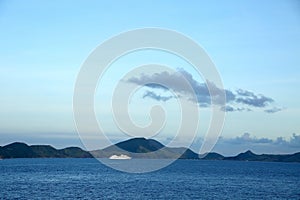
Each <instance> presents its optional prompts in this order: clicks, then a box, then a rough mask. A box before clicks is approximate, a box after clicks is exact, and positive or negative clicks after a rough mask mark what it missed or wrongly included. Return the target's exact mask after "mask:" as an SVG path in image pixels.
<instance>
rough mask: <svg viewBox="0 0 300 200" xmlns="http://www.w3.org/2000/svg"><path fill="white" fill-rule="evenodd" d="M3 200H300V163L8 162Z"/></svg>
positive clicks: (1, 172)
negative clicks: (154, 166)
mask: <svg viewBox="0 0 300 200" xmlns="http://www.w3.org/2000/svg"><path fill="white" fill-rule="evenodd" d="M111 162H115V163H114V164H115V165H118V164H122V162H132V164H135V162H136V161H135V159H132V160H112V161H111ZM145 162H147V160H145ZM155 162H160V161H159V160H156V161H155ZM0 199H300V163H275V162H240V161H203V160H201V161H200V160H178V161H176V162H174V163H173V164H171V165H169V166H168V167H166V168H163V169H160V170H158V171H155V172H150V173H142V174H130V173H124V172H120V171H116V170H114V169H111V168H109V167H107V166H105V165H103V164H101V163H100V162H99V161H98V160H96V159H65V158H60V159H59V158H58V159H56V158H51V159H48V158H45V159H37V158H36V159H7V160H0Z"/></svg>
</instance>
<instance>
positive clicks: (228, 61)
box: [0, 0, 300, 154]
mask: <svg viewBox="0 0 300 200" xmlns="http://www.w3.org/2000/svg"><path fill="white" fill-rule="evenodd" d="M0 26H1V31H0V83H1V84H0V91H1V98H0V108H1V112H0V137H1V141H0V145H4V144H7V143H9V142H12V141H25V142H28V143H49V144H52V145H54V146H57V147H63V146H66V145H81V144H80V140H79V138H78V135H77V133H76V129H75V125H74V120H73V114H72V96H73V89H74V84H75V81H76V76H77V74H78V72H79V70H80V67H81V65H82V63H83V62H84V60H85V59H86V58H87V56H88V55H89V54H90V52H91V51H92V50H93V49H94V48H96V47H97V45H99V44H101V42H103V41H105V40H107V39H108V38H110V37H112V36H114V35H116V34H118V33H120V32H124V31H127V30H131V29H136V28H144V27H160V28H167V29H172V30H176V31H178V32H181V33H183V34H185V35H187V36H189V37H190V38H192V39H193V40H195V41H196V42H197V43H199V44H200V45H201V46H202V47H203V48H204V49H205V50H206V52H207V53H208V55H209V56H210V57H211V59H212V60H213V62H214V63H215V65H216V67H217V69H218V70H219V73H220V75H221V77H222V79H223V83H224V86H225V88H226V89H228V90H230V91H236V90H238V89H243V90H247V91H252V92H254V93H255V94H262V95H264V96H266V97H270V98H272V99H273V100H274V103H273V104H272V106H271V107H278V108H280V109H281V111H279V112H276V113H272V114H269V113H266V112H264V111H263V109H254V110H253V111H251V112H246V111H244V112H238V111H237V112H228V113H227V116H226V122H225V125H224V130H223V132H222V138H225V139H226V138H227V139H228V140H230V141H232V140H233V139H238V141H240V142H242V140H240V139H239V138H240V137H242V136H244V134H245V133H250V139H249V141H255V142H257V141H259V140H258V139H259V138H268V139H271V140H272V141H273V143H272V145H273V146H272V151H274V152H292V151H293V152H295V151H299V150H300V145H298V146H297V145H296V147H295V145H294V146H293V147H288V145H285V146H284V145H282V146H280V145H279V146H278V145H277V146H276V145H274V144H275V142H274V141H276V140H277V138H278V137H283V138H285V140H287V141H290V140H289V139H290V138H291V137H292V139H293V135H292V134H293V133H295V134H296V136H298V135H299V134H300V126H299V114H300V106H299V100H300V94H299V92H298V91H299V88H300V80H299V77H300V67H299V66H300V56H299V55H300V45H299V44H300V4H299V2H298V1H296V0H294V1H292V0H287V1H263V2H261V1H248V2H237V1H226V2H221V1H190V2H188V3H187V2H184V1H158V0H157V1H144V2H141V1H124V2H123V1H88V2H87V1H77V2H74V1H3V0H2V1H0ZM145 62H163V63H165V64H169V65H172V66H173V67H174V68H184V70H186V71H188V72H189V73H190V74H191V75H193V77H194V78H195V80H197V81H198V82H199V83H201V82H203V80H201V78H200V77H199V76H197V74H196V73H195V72H194V71H193V70H192V69H191V67H190V66H188V65H187V64H185V63H184V62H183V61H180V59H179V58H175V57H174V56H173V57H172V56H171V55H166V54H163V53H159V52H158V53H157V52H156V53H155V52H143V53H136V54H135V55H131V56H130V55H129V57H128V58H127V59H126V58H124V59H120V60H119V61H118V62H116V63H115V64H114V65H113V66H112V67H111V69H110V70H109V71H108V72H107V75H106V76H104V77H103V80H102V82H103V83H104V84H103V85H101V87H99V88H100V89H99V91H98V93H97V94H96V97H95V99H96V100H97V101H96V102H99V104H100V103H102V102H104V103H108V102H109V97H110V94H111V92H110V91H111V89H112V88H113V86H114V85H115V84H116V82H117V81H118V80H119V79H120V78H121V76H122V74H124V73H125V72H126V71H127V70H129V69H130V68H131V67H133V66H134V65H135V64H142V63H145ZM120 66H122V69H121V67H120ZM102 86H103V87H102ZM163 95H167V94H163ZM103 96H105V98H100V97H103ZM137 100H140V101H139V103H140V104H138V101H137ZM135 101H137V105H139V106H140V107H141V106H142V105H144V104H145V102H147V103H149V104H151V103H156V102H154V100H153V99H142V98H140V99H139V98H138V95H137V97H136V99H135ZM160 103H162V104H163V105H164V106H166V105H167V106H169V107H170V109H172V105H173V104H172V103H170V102H169V103H167V102H165V103H164V102H160ZM99 104H97V105H95V107H96V109H97V110H98V112H97V114H98V119H99V120H101V119H102V120H104V119H107V116H109V115H110V113H109V110H101V108H100V107H101V106H100V105H99ZM145 109H146V108H145ZM203 112H204V117H203V119H202V118H201V119H202V120H203V122H208V120H209V118H208V117H206V115H207V116H208V115H209V114H207V113H206V111H203ZM134 113H135V115H136V118H137V119H140V117H141V116H143V113H144V112H143V113H139V112H138V110H137V111H134ZM145 121H147V119H146V120H145ZM141 123H144V122H141ZM169 126H170V129H168V128H166V130H165V134H166V136H164V137H170V136H171V134H170V132H172V127H173V125H172V123H170V125H169ZM204 126H205V125H204ZM105 129H106V130H107V132H108V134H112V135H119V133H117V129H116V128H115V127H114V126H113V124H112V121H111V120H108V121H107V122H106V128H105ZM200 129H201V128H200ZM203 129H205V127H204V128H203ZM200 132H201V131H200ZM201 134H202V133H199V135H200V136H199V137H201ZM116 137H117V136H116ZM253 138H256V139H257V138H258V139H257V140H255V139H253ZM225 139H224V140H225ZM255 142H254V144H253V145H248V146H246V147H245V145H244V143H243V144H242V145H240V146H237V147H236V149H235V150H234V151H236V152H238V151H241V150H244V148H247V147H251V148H253V149H254V150H257V151H258V152H260V151H266V149H268V147H269V146H266V145H265V144H259V145H265V149H264V148H261V146H259V147H257V145H256V146H255V144H256V143H255ZM235 144H236V143H235ZM230 145H231V144H230ZM230 145H229V144H228V145H227V146H226V145H225V144H223V146H222V145H219V147H218V148H219V149H217V150H218V151H220V152H221V151H227V152H228V154H229V153H234V151H229V150H228V149H229V148H230ZM195 146H197V145H195ZM195 148H196V147H195Z"/></svg>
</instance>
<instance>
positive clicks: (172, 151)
mask: <svg viewBox="0 0 300 200" xmlns="http://www.w3.org/2000/svg"><path fill="white" fill-rule="evenodd" d="M113 155H126V156H129V157H131V158H141V159H142V158H147V159H175V158H179V159H195V160H236V161H265V162H300V152H298V153H295V154H285V155H273V154H260V155H258V154H255V153H253V152H251V151H246V152H244V153H240V154H238V155H237V156H232V157H225V156H222V155H221V154H218V153H213V152H211V153H207V154H204V155H199V154H197V153H195V152H193V151H192V150H190V149H189V148H184V147H178V148H174V147H167V146H164V145H163V144H161V143H160V142H158V141H156V140H153V139H145V138H132V139H129V140H126V141H123V142H119V143H117V144H115V145H112V146H109V147H107V148H104V149H100V150H94V151H84V150H82V149H81V148H79V147H67V148H64V149H55V148H54V147H52V146H50V145H30V146H29V145H27V144H25V143H20V142H15V143H12V144H8V145H5V146H2V147H1V146H0V158H1V159H9V158H92V157H96V158H109V157H111V156H113Z"/></svg>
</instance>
